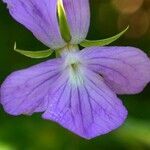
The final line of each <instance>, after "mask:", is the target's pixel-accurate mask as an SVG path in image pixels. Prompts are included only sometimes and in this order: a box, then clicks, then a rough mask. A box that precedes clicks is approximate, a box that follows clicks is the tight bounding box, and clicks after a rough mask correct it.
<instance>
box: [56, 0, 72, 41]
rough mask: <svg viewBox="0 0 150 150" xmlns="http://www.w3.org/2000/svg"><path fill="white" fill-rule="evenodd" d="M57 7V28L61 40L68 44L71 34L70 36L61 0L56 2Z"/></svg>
mask: <svg viewBox="0 0 150 150" xmlns="http://www.w3.org/2000/svg"><path fill="white" fill-rule="evenodd" d="M57 6H58V7H57V9H58V21H59V27H60V32H61V35H62V38H63V39H64V40H65V41H66V42H70V40H71V34H70V29H69V25H68V22H67V17H66V12H65V9H64V6H63V2H62V0H58V5H57Z"/></svg>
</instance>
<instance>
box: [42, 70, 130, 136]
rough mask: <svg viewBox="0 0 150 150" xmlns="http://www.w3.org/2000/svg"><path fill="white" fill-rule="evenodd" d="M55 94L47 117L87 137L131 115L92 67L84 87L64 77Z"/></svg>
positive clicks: (115, 124) (110, 129)
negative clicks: (71, 82) (74, 84)
mask: <svg viewBox="0 0 150 150" xmlns="http://www.w3.org/2000/svg"><path fill="white" fill-rule="evenodd" d="M52 97H53V100H52V101H51V103H50V104H49V107H48V108H47V110H46V112H45V113H44V114H43V118H45V119H50V120H53V121H55V122H58V123H59V124H60V125H62V126H63V127H65V128H67V129H69V130H70V131H72V132H74V133H75V134H77V135H79V136H81V137H83V138H86V139H91V138H93V137H96V136H99V135H102V134H106V133H108V132H110V131H112V130H114V129H116V128H118V127H119V126H120V125H121V124H122V123H123V122H124V120H125V118H126V116H127V111H126V109H125V107H124V106H123V104H122V103H121V101H120V100H119V99H118V98H117V97H116V95H115V94H114V93H113V92H112V91H111V90H110V89H109V88H108V87H107V86H106V84H105V83H104V82H103V80H102V78H101V77H100V76H99V75H97V74H95V73H94V72H92V71H89V70H87V71H86V77H85V79H84V84H82V85H80V86H73V85H71V84H70V82H69V80H67V79H66V80H64V81H62V80H61V82H59V83H57V84H56V86H55V87H54V88H53V92H52Z"/></svg>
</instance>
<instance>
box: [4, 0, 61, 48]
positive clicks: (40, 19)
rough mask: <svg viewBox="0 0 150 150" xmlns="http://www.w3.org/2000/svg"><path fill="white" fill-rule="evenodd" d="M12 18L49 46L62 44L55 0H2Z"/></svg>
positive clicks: (53, 46)
mask: <svg viewBox="0 0 150 150" xmlns="http://www.w3.org/2000/svg"><path fill="white" fill-rule="evenodd" d="M3 1H4V2H6V3H7V4H8V9H9V11H10V14H11V15H12V17H13V18H14V19H16V20H17V21H18V22H20V23H21V24H23V25H24V26H25V27H27V28H28V29H29V30H30V31H32V33H33V34H34V35H35V37H36V38H37V39H39V40H40V41H41V42H43V43H44V44H45V45H47V46H48V47H51V48H54V49H55V48H60V47H63V46H64V41H63V40H62V37H61V34H60V31H59V25H58V20H57V0H42V1H41V0H27V1H25V0H3Z"/></svg>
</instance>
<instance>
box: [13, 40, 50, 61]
mask: <svg viewBox="0 0 150 150" xmlns="http://www.w3.org/2000/svg"><path fill="white" fill-rule="evenodd" d="M14 50H15V51H16V52H18V53H20V54H22V55H24V56H27V57H30V58H46V57H48V56H50V55H51V54H52V53H53V51H52V50H51V49H48V50H42V51H26V50H21V49H17V48H16V43H15V45H14Z"/></svg>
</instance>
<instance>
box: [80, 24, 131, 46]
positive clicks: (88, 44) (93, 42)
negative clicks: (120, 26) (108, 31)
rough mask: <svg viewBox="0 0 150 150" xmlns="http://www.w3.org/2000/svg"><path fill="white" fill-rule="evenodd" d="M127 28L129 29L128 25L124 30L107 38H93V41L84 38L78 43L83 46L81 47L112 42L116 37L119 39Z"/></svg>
mask: <svg viewBox="0 0 150 150" xmlns="http://www.w3.org/2000/svg"><path fill="white" fill-rule="evenodd" d="M128 29H129V26H128V27H127V28H126V29H125V30H123V31H122V32H120V33H119V34H117V35H115V36H112V37H110V38H107V39H102V40H95V41H91V40H84V41H83V42H82V43H80V45H81V46H83V47H91V46H105V45H109V44H110V43H112V42H114V41H116V40H117V39H119V38H120V37H121V36H122V35H123V34H124V33H125V32H126V31H127V30H128Z"/></svg>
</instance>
